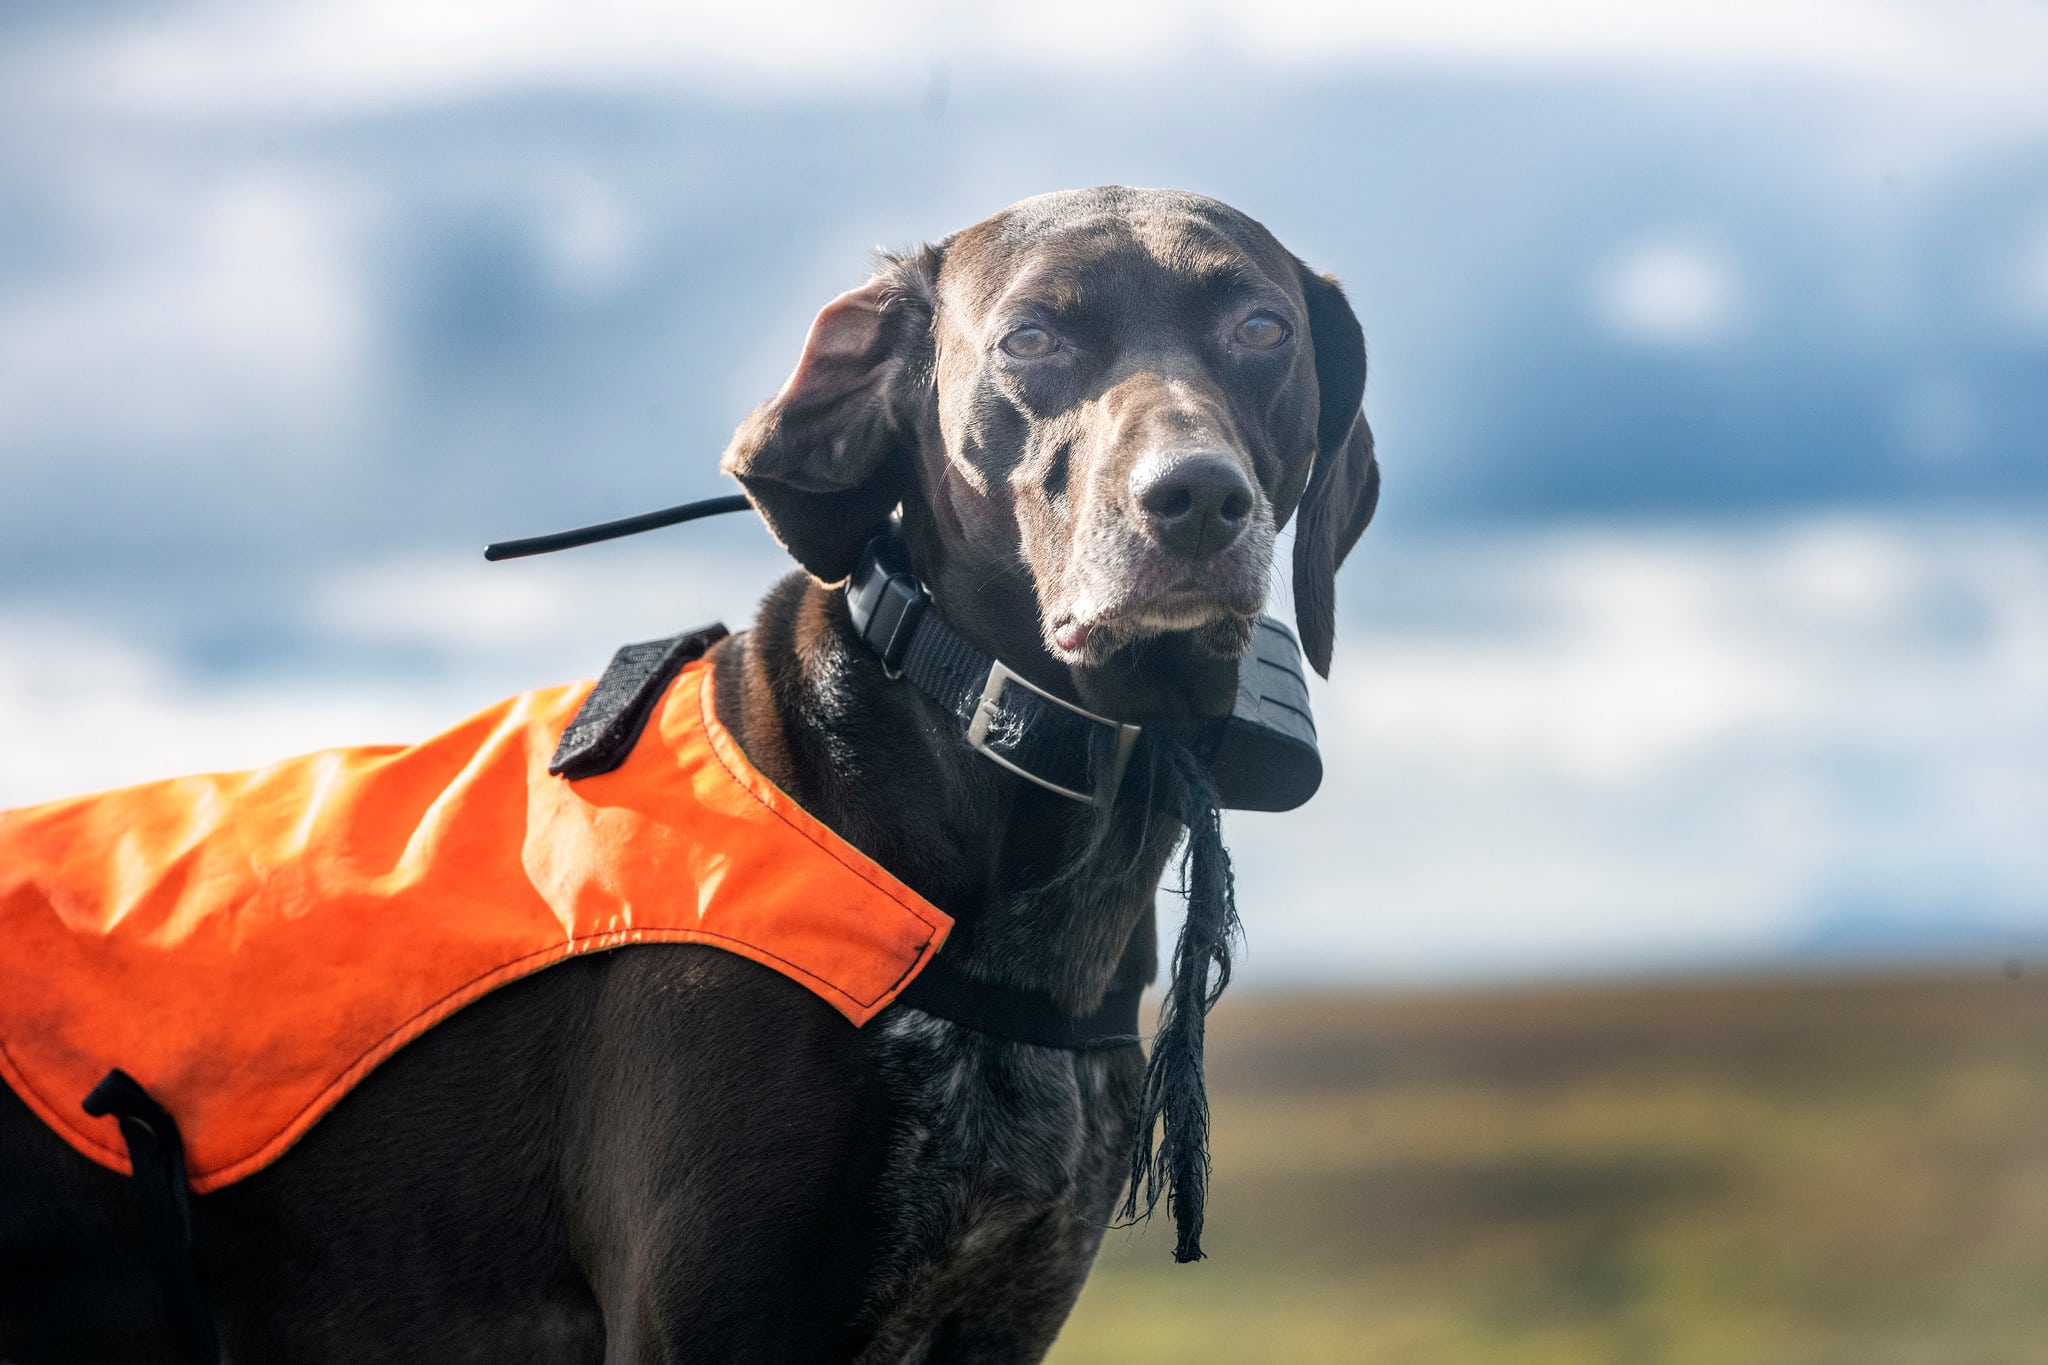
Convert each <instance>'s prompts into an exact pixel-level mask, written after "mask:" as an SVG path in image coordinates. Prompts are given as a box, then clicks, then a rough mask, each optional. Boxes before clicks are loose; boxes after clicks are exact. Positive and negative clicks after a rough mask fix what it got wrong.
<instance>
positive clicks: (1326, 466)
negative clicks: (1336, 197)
mask: <svg viewBox="0 0 2048 1365" xmlns="http://www.w3.org/2000/svg"><path fill="white" fill-rule="evenodd" d="M1301 289H1302V293H1303V295H1304V296H1305V297H1306V299H1307V302H1308V325H1309V341H1310V344H1311V345H1312V346H1313V347H1314V348H1315V359H1316V391H1317V393H1318V394H1319V395H1320V411H1319V412H1318V413H1317V418H1316V464H1315V469H1314V471H1313V472H1311V473H1310V475H1309V480H1308V488H1307V489H1306V490H1305V491H1304V492H1303V493H1302V495H1301V505H1300V507H1299V508H1298V509H1297V510H1296V512H1295V514H1294V623H1295V626H1296V627H1297V628H1298V629H1299V630H1300V631H1301V647H1302V650H1303V652H1305V653H1306V654H1307V655H1308V661H1309V662H1310V663H1311V664H1313V665H1315V670H1316V672H1318V673H1320V674H1322V675H1323V676H1324V677H1326V678H1327V677H1329V676H1330V650H1331V647H1332V645H1333V644H1334V643H1335V640H1336V634H1337V566H1338V565H1340V564H1342V563H1343V562H1344V556H1345V555H1347V554H1349V553H1351V547H1352V546H1353V545H1356V544H1357V543H1358V538H1359V536H1361V535H1363V534H1364V533H1365V528H1366V524H1367V523H1368V522H1370V521H1371V520H1372V514H1373V509H1374V507H1376V506H1377V505H1378V504H1379V499H1380V467H1379V463H1378V461H1376V460H1375V459H1374V458H1373V450H1372V428H1371V427H1369V426H1367V425H1366V423H1365V413H1364V412H1363V411H1361V410H1360V407H1359V405H1360V403H1361V402H1362V401H1363V400H1364V398H1365V333H1364V332H1363V331H1362V330H1361V329H1360V328H1359V325H1358V316H1357V315H1356V314H1355V313H1353V312H1352V311H1351V305H1350V304H1349V303H1348V302H1346V301H1345V298H1344V291H1343V290H1342V289H1340V288H1338V287H1337V282H1336V281H1335V280H1333V279H1331V278H1330V277H1328V276H1327V275H1318V274H1316V273H1315V272H1314V271H1312V270H1310V269H1309V268H1308V267H1307V266H1301Z"/></svg>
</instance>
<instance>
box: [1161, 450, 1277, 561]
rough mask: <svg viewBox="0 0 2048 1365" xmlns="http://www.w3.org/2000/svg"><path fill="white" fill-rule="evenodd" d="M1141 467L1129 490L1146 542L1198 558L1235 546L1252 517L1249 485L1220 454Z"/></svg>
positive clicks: (1184, 457) (1242, 474) (1238, 471)
mask: <svg viewBox="0 0 2048 1365" xmlns="http://www.w3.org/2000/svg"><path fill="white" fill-rule="evenodd" d="M1148 464H1150V468H1149V469H1145V468H1141V469H1140V470H1139V472H1138V476H1137V478H1136V479H1134V480H1133V483H1134V484H1135V485H1136V487H1134V488H1133V489H1132V492H1134V493H1135V494H1136V495H1137V499H1138V506H1139V507H1141V508H1143V509H1144V513H1145V527H1146V529H1147V530H1149V531H1150V532H1151V533H1152V538H1153V539H1154V540H1156V541H1158V542H1159V543H1160V544H1161V545H1163V546H1165V547H1166V548H1167V549H1168V550H1171V551H1172V552H1173V553H1175V554H1177V555H1184V556H1186V557H1187V558H1189V559H1201V558H1203V557H1204V556H1206V555H1212V554H1215V553H1216V552H1217V551H1218V550H1221V549H1224V548H1226V547H1227V546H1229V545H1230V544H1232V543H1233V542H1235V541H1236V539H1237V538H1238V536H1240V535H1242V534H1243V533H1244V528H1245V526H1246V525H1247V523H1249V522H1250V520H1251V515H1252V485H1251V480H1249V479H1247V478H1246V477H1245V476H1244V471H1243V470H1242V469H1239V468H1238V466H1237V462H1236V461H1235V460H1232V459H1229V458H1227V457H1225V456H1222V455H1208V454H1202V455H1182V456H1179V457H1176V458H1172V459H1168V460H1164V461H1160V462H1158V463H1156V464H1151V463H1150V462H1148Z"/></svg>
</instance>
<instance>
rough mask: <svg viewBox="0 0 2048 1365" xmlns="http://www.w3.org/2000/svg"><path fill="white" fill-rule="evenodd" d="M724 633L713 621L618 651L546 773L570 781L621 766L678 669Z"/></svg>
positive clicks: (709, 646)
mask: <svg viewBox="0 0 2048 1365" xmlns="http://www.w3.org/2000/svg"><path fill="white" fill-rule="evenodd" d="M729 633H730V632H729V631H727V630H726V628H725V626H724V625H723V624H722V623H720V622H717V621H714V622H712V623H711V624H710V625H708V626H700V627H698V628H697V629H696V630H686V631H684V632H683V633H682V634H681V635H671V636H669V637H668V638H667V639H665V640H647V641H643V642H642V643H640V644H637V645H626V646H624V647H623V648H621V649H620V650H619V652H618V653H616V654H614V655H612V661H611V662H610V663H609V664H607V665H606V666H605V670H604V676H603V677H601V678H599V679H598V680H597V686H596V687H593V688H591V689H590V695H589V696H588V697H585V698H584V699H583V705H582V706H581V707H580V708H579V709H578V710H577V712H576V719H574V720H572V721H570V722H569V726H568V728H567V729H565V730H563V731H562V742H561V743H560V744H558V745H557V746H556V747H555V756H554V757H553V758H551V759H549V760H548V771H549V772H550V773H552V774H553V775H554V776H556V777H566V778H568V779H569V780H570V781H572V782H573V781H575V780H576V779H577V778H580V777H595V776H597V774H599V773H608V772H610V771H611V770H612V769H614V768H616V767H618V766H619V765H620V764H621V763H624V762H625V761H626V755H628V754H630V753H632V752H633V746H634V745H635V744H638V743H639V742H640V732H641V731H642V730H644V729H646V728H647V718H648V717H649V716H651V715H653V714H654V703H655V702H656V701H658V700H659V699H660V697H661V694H662V693H663V692H664V691H666V690H667V688H668V685H669V683H670V682H672V681H673V680H674V679H675V676H676V674H678V673H680V672H681V671H682V669H683V665H684V664H687V663H692V662H694V661H695V660H698V659H701V658H703V657H704V652H705V651H706V650H708V649H710V648H711V646H713V645H715V644H717V643H718V642H719V641H720V640H723V639H724V638H725V637H726V636H727V635H728V634H729Z"/></svg>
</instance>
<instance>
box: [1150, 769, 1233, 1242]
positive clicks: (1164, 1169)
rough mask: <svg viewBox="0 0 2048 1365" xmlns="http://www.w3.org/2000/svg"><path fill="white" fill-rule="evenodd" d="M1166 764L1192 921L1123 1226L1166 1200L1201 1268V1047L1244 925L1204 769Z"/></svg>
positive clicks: (1155, 1043) (1205, 1180)
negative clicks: (1182, 835) (1182, 836)
mask: <svg viewBox="0 0 2048 1365" xmlns="http://www.w3.org/2000/svg"><path fill="white" fill-rule="evenodd" d="M1164 757H1165V762H1164V767H1165V769H1166V772H1165V774H1164V776H1165V777H1166V786H1167V794H1169V795H1170V796H1172V797H1173V798H1174V799H1175V804H1176V805H1177V806H1178V808H1179V809H1178V813H1179V815H1180V819H1181V822H1182V823H1183V824H1185V825H1186V826H1187V829H1188V846H1187V852H1186V854H1185V857H1184V860H1183V862H1182V865H1181V874H1182V879H1183V882H1184V884H1185V891H1186V896H1187V906H1188V908H1187V919H1186V920H1185V922H1183V923H1182V925H1181V931H1180V939H1179V941H1178V942H1177V943H1176V944H1175V945H1174V949H1173V978H1172V980H1171V981H1170V982H1169V983H1168V985H1167V991H1166V999H1165V1001H1164V1002H1163V1003H1162V1004H1161V1006H1160V1010H1159V1029H1158V1032H1157V1033H1155V1034H1154V1035H1153V1038H1152V1059H1151V1061H1150V1062H1149V1063H1147V1065H1146V1068H1145V1088H1144V1093H1143V1095H1142V1097H1141V1099H1140V1102H1139V1106H1138V1129H1137V1133H1136V1135H1135V1137H1134V1139H1133V1142H1132V1145H1131V1183H1130V1190H1129V1192H1128V1193H1127V1194H1126V1195H1125V1198H1124V1206H1123V1212H1122V1217H1123V1218H1124V1220H1125V1221H1126V1222H1127V1223H1128V1222H1131V1221H1135V1220H1136V1219H1138V1218H1139V1217H1141V1216H1142V1217H1147V1218H1149V1217H1151V1215H1152V1210H1153V1209H1154V1208H1155V1207H1156V1206H1157V1205H1158V1203H1159V1196H1160V1195H1161V1194H1162V1193H1164V1194H1165V1195H1166V1200H1167V1206H1168V1207H1169V1208H1171V1209H1172V1210H1173V1225H1174V1232H1175V1241H1174V1247H1173V1259H1174V1260H1176V1261H1180V1262H1183V1263H1184V1262H1188V1261H1199V1260H1201V1259H1202V1255H1203V1253H1202V1212H1203V1208H1204V1206H1205V1205H1206V1204H1207V1202H1208V1197H1209V1093H1208V1087H1207V1085H1206V1083H1205V1082H1204V1080H1203V1077H1202V1039H1203V1033H1204V1027H1205V1024H1206V1020H1207V1016H1208V1013H1209V1011H1210V1009H1211V1008H1213V1007H1214V1006H1215V1004H1216V1001H1217V999H1218V998H1219V997H1220V996H1221V995H1222V994H1223V988H1224V987H1225V986H1227V985H1229V984H1230V950H1231V946H1232V944H1233V942H1234V940H1235V939H1236V937H1237V935H1238V930H1239V925H1238V920H1237V889H1236V884H1235V881H1234V879H1233V877H1232V875H1231V870H1230V852H1229V850H1227V849H1226V848H1224V847H1223V819H1222V811H1221V810H1220V809H1219V808H1218V806H1217V801H1216V788H1215V785H1214V784H1213V783H1212V782H1211V781H1210V778H1209V772H1208V768H1207V765H1205V764H1204V763H1203V762H1202V761H1201V760H1200V759H1199V758H1197V757H1196V756H1195V754H1194V751H1193V750H1191V749H1189V748H1188V747H1187V746H1186V745H1184V744H1168V745H1167V746H1166V753H1165V756H1164ZM1155 1128H1157V1129H1158V1130H1159V1134H1160V1136H1159V1146H1158V1149H1157V1151H1154V1149H1153V1145H1152V1135H1153V1131H1154V1129H1155ZM1141 1193H1142V1197H1143V1200H1144V1204H1145V1210H1144V1213H1143V1214H1142V1215H1141V1214H1140V1213H1139V1212H1138V1202H1139V1199H1140V1197H1141Z"/></svg>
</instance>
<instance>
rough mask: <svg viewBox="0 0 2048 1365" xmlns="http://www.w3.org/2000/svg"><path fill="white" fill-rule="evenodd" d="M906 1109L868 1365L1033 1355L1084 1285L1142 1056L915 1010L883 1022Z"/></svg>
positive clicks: (1111, 1199)
mask: <svg viewBox="0 0 2048 1365" xmlns="http://www.w3.org/2000/svg"><path fill="white" fill-rule="evenodd" d="M882 1030H883V1038H882V1066H883V1072H884V1075H885V1077H886V1084H887V1087H888V1090H889V1092H890V1095H891V1097H892V1098H893V1099H894V1100H895V1101H896V1102H897V1104H898V1105H899V1106H900V1107H901V1110H902V1112H903V1113H904V1114H905V1115H906V1116H909V1117H907V1119H906V1121H905V1123H904V1125H903V1127H902V1129H901V1130H900V1131H899V1132H898V1133H897V1135H896V1137H895V1139H894V1142H893V1144H892V1148H891V1151H890V1156H889V1164H888V1167H887V1170H886V1173H885V1174H884V1176H883V1177H882V1181H881V1184H880V1201H879V1202H880V1214H881V1216H882V1217H883V1218H885V1219H886V1220H887V1226H888V1228H889V1233H888V1236H887V1243H888V1251H887V1252H886V1253H885V1256H884V1258H883V1260H882V1261H881V1263H880V1264H879V1265H878V1266H877V1268H876V1272H875V1276H874V1279H873V1287H872V1290H871V1298H870V1310H871V1311H872V1312H874V1313H875V1314H876V1320H877V1325H876V1331H875V1338H874V1341H873V1343H872V1344H871V1345H870V1346H869V1347H868V1349H867V1350H866V1351H864V1352H863V1353H862V1354H861V1356H860V1360H861V1361H862V1362H863V1365H884V1362H890V1363H893V1362H923V1361H938V1360H945V1361H1005V1362H1007V1361H1018V1360H1035V1359H1037V1358H1038V1357H1039V1356H1040V1355H1041V1354H1042V1353H1043V1352H1044V1351H1045V1350H1046V1349H1047V1348H1048V1347H1049V1346H1050V1345H1051V1344H1052V1340H1053V1337H1054V1336H1055V1335H1056V1334H1057V1333H1058V1331H1059V1327H1060V1324H1061V1322H1063V1321H1064V1320H1065V1318H1066V1315H1067V1311H1068V1309H1069V1308H1070V1307H1072V1305H1073V1301H1074V1298H1075V1296H1076V1295H1078V1294H1079V1293H1080V1292H1081V1284H1082V1281H1083V1280H1084V1279H1085V1278H1086V1277H1087V1273H1088V1267H1089V1266H1090V1265H1091V1264H1092V1263H1093V1262H1094V1259H1095V1251H1096V1247H1097V1245H1098V1244H1099V1243H1100V1242H1101V1240H1102V1235H1103V1232H1104V1230H1105V1228H1106V1227H1107V1224H1108V1221H1109V1217H1110V1213H1111V1206H1112V1205H1113V1204H1114V1203H1115V1200H1116V1196H1117V1192H1118V1190H1119V1189H1120V1188H1121V1184H1122V1175H1123V1162H1122V1154H1123V1152H1124V1151H1125V1150H1126V1148H1127V1146H1128V1143H1129V1141H1130V1115H1131V1112H1132V1105H1133V1103H1134V1098H1135V1095H1136V1091H1137V1086H1138V1079H1139V1076H1140V1074H1141V1071H1142V1067H1143V1060H1142V1058H1141V1057H1140V1055H1139V1053H1138V1049H1137V1048H1136V1047H1129V1048H1117V1049H1111V1050H1102V1051H1094V1052H1078V1053H1077V1052H1064V1051H1060V1050H1058V1049H1054V1048H1042V1047H1030V1046H1026V1045H1022V1044H1015V1043H1007V1042H1003V1041H1001V1040H999V1039H994V1038H990V1037H988V1036H986V1035H984V1034H977V1033H973V1032H971V1031H969V1030H967V1029H963V1028H960V1027H959V1026H958V1025H955V1024H950V1023H947V1022H946V1021H945V1020H942V1019H935V1018H933V1017H931V1016H930V1015H927V1014H923V1013H920V1012H918V1011H915V1010H902V1011H898V1012H896V1013H895V1014H893V1015H891V1016H890V1017H889V1019H888V1020H887V1021H886V1022H885V1023H884V1024H883V1025H882Z"/></svg>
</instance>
